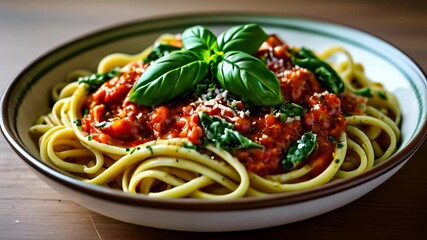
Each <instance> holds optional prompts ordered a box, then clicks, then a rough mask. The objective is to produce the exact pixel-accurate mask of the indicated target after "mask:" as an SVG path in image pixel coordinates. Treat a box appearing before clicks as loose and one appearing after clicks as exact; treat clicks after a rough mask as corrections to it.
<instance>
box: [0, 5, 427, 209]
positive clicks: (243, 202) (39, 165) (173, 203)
mask: <svg viewBox="0 0 427 240" xmlns="http://www.w3.org/2000/svg"><path fill="white" fill-rule="evenodd" d="M236 14H237V15H238V16H240V17H242V18H247V19H252V20H254V19H258V20H261V19H262V18H271V19H278V20H280V19H282V20H283V19H288V20H289V19H291V20H292V19H294V20H297V21H298V20H302V21H307V22H314V23H320V24H322V25H332V26H339V27H343V28H345V29H348V30H352V31H358V32H360V33H363V34H365V35H367V36H370V37H373V38H374V39H377V40H379V41H381V42H383V43H384V44H386V45H389V46H391V47H392V48H394V49H396V50H397V51H398V52H399V53H401V54H402V55H403V56H404V57H406V58H408V59H409V61H410V63H411V64H412V65H413V66H414V67H415V68H416V69H417V70H419V71H420V73H421V76H422V77H424V80H425V79H426V78H427V77H426V76H427V75H426V73H425V72H424V70H423V69H422V68H421V67H420V65H419V64H418V63H416V62H415V61H414V60H413V59H412V58H411V57H410V56H408V54H406V53H405V52H404V51H402V50H401V49H399V48H398V47H396V46H395V45H393V44H391V43H390V42H388V41H386V40H384V39H382V38H379V37H377V36H375V35H374V34H371V33H368V32H366V31H363V30H360V29H357V28H354V27H351V26H348V25H344V24H341V23H334V22H332V21H329V20H328V21H325V20H320V19H315V18H312V17H306V16H301V15H289V14H286V15H279V14H269V13H248V12H237V13H236V12H209V13H197V14H194V13H186V14H174V15H164V16H157V17H152V18H143V19H135V20H131V21H126V22H122V23H120V24H115V25H110V26H107V27H104V28H100V29H98V30H95V31H92V32H89V33H87V34H84V35H81V36H80V37H77V38H75V39H73V40H70V41H68V42H65V43H63V44H62V45H59V46H57V47H54V48H53V49H51V50H49V51H47V52H45V53H44V54H42V55H40V56H39V57H38V58H36V59H35V60H34V61H33V62H31V63H30V64H29V65H27V66H26V67H25V68H24V69H23V70H22V71H21V72H20V73H19V74H18V75H17V76H16V77H15V78H14V79H13V80H12V82H10V83H9V85H8V86H7V87H6V89H5V91H4V93H3V95H2V98H1V107H2V111H1V112H2V117H1V120H0V127H1V130H2V133H3V136H4V137H5V139H6V140H7V142H8V143H9V145H10V146H11V147H12V149H13V150H14V151H15V152H16V153H17V154H18V155H19V156H20V157H21V158H22V159H23V160H24V161H25V162H26V163H27V164H28V165H30V166H31V167H32V170H36V171H37V172H38V173H41V174H43V175H44V176H45V177H48V178H49V179H51V180H53V181H55V182H56V183H59V184H61V185H65V186H66V187H69V188H71V189H73V190H75V191H78V192H80V193H83V194H89V195H90V196H91V197H95V198H98V199H102V200H104V201H110V202H118V203H121V204H126V205H130V206H139V207H148V208H157V209H175V210H192V211H233V210H236V211H237V210H251V209H259V208H269V207H277V206H284V205H292V204H297V203H301V202H304V201H310V200H316V199H318V198H322V197H326V196H330V195H332V194H335V193H339V192H343V191H346V190H349V189H351V188H353V187H356V186H359V185H362V184H364V183H367V182H369V181H371V180H373V179H375V178H377V177H379V176H381V175H383V174H385V173H387V172H389V171H391V170H392V169H393V168H395V167H396V166H398V165H400V164H401V163H403V162H404V161H405V160H407V159H408V158H409V157H411V156H412V155H413V154H414V153H415V152H416V151H417V150H418V148H419V147H420V146H421V144H422V143H423V141H424V140H425V138H426V136H427V122H426V121H424V122H423V123H422V125H421V126H420V128H419V129H420V131H418V132H417V133H415V134H414V136H413V137H412V138H411V139H410V141H409V142H408V143H407V145H406V146H404V147H403V148H402V149H401V150H400V151H399V152H397V153H395V154H393V156H391V157H390V158H389V159H388V160H387V161H385V162H383V163H382V164H380V165H378V166H376V167H374V168H372V169H369V170H368V171H365V172H363V173H361V174H359V175H357V176H354V177H352V178H349V179H343V180H339V181H333V182H330V183H328V184H325V185H322V186H319V187H316V188H312V189H306V190H300V191H296V192H287V193H277V194H271V195H267V196H263V197H254V198H239V199H233V200H213V201H212V200H202V201H201V200H200V199H160V198H151V197H148V196H143V195H133V194H128V193H124V192H122V191H119V190H113V189H109V188H105V187H102V186H97V185H93V184H89V183H85V182H82V181H80V180H77V179H74V178H72V177H69V176H66V175H64V174H62V173H60V172H57V171H56V170H54V169H53V168H51V167H49V166H48V165H46V164H45V163H43V162H42V161H40V160H39V159H37V158H35V157H33V156H32V155H31V154H29V153H28V152H26V150H25V145H24V143H23V142H22V141H21V140H20V137H19V135H18V133H17V131H16V129H15V128H13V127H12V123H11V121H10V119H12V118H11V116H10V114H9V111H8V108H9V105H8V102H9V100H10V98H11V97H12V93H13V90H14V89H15V87H16V86H17V85H18V84H19V79H21V78H22V77H23V76H24V75H25V73H26V72H27V71H29V70H30V69H32V68H34V66H36V65H37V64H38V63H39V62H41V61H43V60H44V59H45V58H47V57H49V56H52V55H54V54H56V53H57V52H58V51H61V49H63V48H65V47H67V46H70V45H72V44H75V43H78V42H80V41H84V40H87V39H91V38H94V37H95V36H98V35H105V34H107V33H108V32H110V31H118V30H120V29H121V28H126V27H129V26H131V25H140V24H148V23H156V22H162V21H173V20H174V19H175V20H177V19H184V18H185V19H187V20H188V21H189V22H191V21H192V22H193V25H194V24H196V22H197V21H196V20H197V19H201V18H204V19H205V20H206V19H210V23H212V24H220V23H228V24H230V22H231V18H233V17H235V16H236ZM213 17H218V18H219V19H227V20H217V21H214V20H212V18H213ZM192 19H193V20H192ZM423 84H424V87H425V88H426V89H427V82H426V81H423ZM425 107H426V106H424V108H425ZM219 203H222V204H219Z"/></svg>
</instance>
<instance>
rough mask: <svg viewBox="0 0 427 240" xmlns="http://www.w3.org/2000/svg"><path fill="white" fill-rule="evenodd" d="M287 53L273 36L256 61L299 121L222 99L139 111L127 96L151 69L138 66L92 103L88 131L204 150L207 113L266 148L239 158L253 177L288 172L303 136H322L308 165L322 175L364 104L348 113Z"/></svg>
mask: <svg viewBox="0 0 427 240" xmlns="http://www.w3.org/2000/svg"><path fill="white" fill-rule="evenodd" d="M288 49H289V47H288V45H287V44H285V43H284V42H282V41H281V40H280V39H278V38H277V37H275V36H274V35H272V36H270V38H269V39H268V40H267V41H266V42H265V43H264V44H263V45H262V46H261V48H260V50H259V51H258V52H257V54H256V56H257V57H259V58H263V59H264V60H265V62H266V65H267V66H268V67H269V68H270V69H271V70H272V71H273V72H275V73H276V75H277V77H278V79H279V82H280V86H281V90H282V95H283V97H284V99H285V100H286V101H290V102H295V103H297V104H300V105H301V106H303V107H305V108H306V113H305V114H304V116H302V117H301V118H300V119H297V118H296V119H294V120H293V121H286V122H280V120H279V119H278V118H277V117H276V116H274V114H273V113H270V112H268V111H265V113H262V112H263V111H260V113H258V114H251V115H250V116H248V115H247V114H242V113H240V112H239V111H244V110H245V109H244V104H243V103H242V102H239V101H237V102H235V103H234V105H233V107H234V108H235V109H237V111H238V112H237V113H236V112H235V110H233V109H231V108H230V107H229V106H228V105H227V101H226V100H225V99H221V98H219V99H217V101H214V102H212V103H204V102H202V101H197V97H195V98H188V99H176V100H174V101H171V102H169V103H166V104H161V105H158V106H156V107H145V106H138V105H137V104H134V103H132V102H129V100H128V93H129V91H130V90H131V89H132V87H133V84H134V83H135V82H136V81H137V80H138V79H139V77H140V75H141V74H143V72H144V70H145V69H146V67H147V66H148V64H145V63H143V62H135V63H132V64H131V65H129V66H128V68H129V71H127V72H126V73H123V74H122V75H120V76H119V77H116V78H113V79H111V80H110V81H108V82H106V83H105V84H104V85H103V86H101V87H100V88H99V89H98V90H97V91H96V92H94V93H92V94H91V95H90V96H89V97H88V98H87V101H86V103H85V107H86V108H87V109H89V114H87V115H86V116H85V117H84V118H83V119H82V127H83V131H85V132H87V133H89V134H91V136H92V139H93V140H96V141H99V142H103V143H107V144H111V145H119V146H126V147H132V146H137V145H139V144H141V143H144V142H147V141H151V140H155V139H168V138H175V137H181V138H188V139H189V140H190V141H191V142H192V143H194V144H200V143H202V137H203V129H202V127H201V125H200V122H199V117H198V114H197V113H198V112H199V111H204V112H207V113H208V114H209V115H218V116H221V117H222V118H224V119H226V120H227V121H229V122H231V123H233V124H234V130H236V131H239V132H240V133H241V134H243V135H245V136H246V137H248V138H249V139H251V140H252V141H254V142H257V143H260V144H262V145H264V147H265V148H263V149H259V148H256V149H241V150H238V151H236V152H235V153H234V154H235V156H236V157H237V158H238V159H239V160H240V161H241V162H242V163H243V164H244V165H245V167H246V168H247V169H248V170H249V171H252V172H254V173H256V174H259V175H267V174H276V173H281V172H283V168H282V166H281V160H282V159H283V157H284V154H285V153H286V152H287V149H288V148H289V146H290V144H291V143H292V142H293V141H296V140H298V139H300V137H301V135H302V134H303V133H305V132H307V131H313V132H314V133H316V134H317V136H318V147H317V150H316V151H315V152H314V153H313V154H311V155H310V157H309V158H308V159H307V160H306V161H307V162H308V163H309V164H312V166H314V171H313V172H314V175H317V174H319V173H320V172H321V171H322V170H323V169H325V168H326V167H327V166H328V165H329V163H330V162H331V161H332V160H333V159H332V153H333V152H334V150H335V147H336V142H334V141H330V140H329V139H330V137H329V136H332V137H333V138H335V139H338V138H339V136H340V135H341V134H342V133H343V131H344V130H345V125H346V121H345V117H344V115H343V113H342V109H343V108H345V109H347V110H349V112H351V113H355V112H357V111H356V110H357V109H358V108H357V107H355V106H357V105H359V104H360V103H365V102H364V101H365V100H364V99H362V98H358V97H352V96H348V95H345V97H344V98H345V104H346V106H344V107H343V105H342V104H343V102H342V101H341V99H340V98H339V97H338V96H337V95H335V94H331V93H326V92H325V90H324V89H323V88H322V87H321V86H320V84H319V83H318V81H317V80H316V78H315V76H314V75H313V74H312V73H310V72H309V71H307V70H305V69H300V68H295V67H294V66H293V65H292V63H291V61H290V55H289V53H288Z"/></svg>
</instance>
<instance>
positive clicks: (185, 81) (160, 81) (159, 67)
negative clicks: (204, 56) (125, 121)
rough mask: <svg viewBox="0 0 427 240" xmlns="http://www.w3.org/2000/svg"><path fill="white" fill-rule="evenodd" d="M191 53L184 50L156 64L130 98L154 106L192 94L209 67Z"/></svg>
mask: <svg viewBox="0 0 427 240" xmlns="http://www.w3.org/2000/svg"><path fill="white" fill-rule="evenodd" d="M200 58H201V57H200V56H199V55H198V54H196V53H194V52H193V51H190V50H180V51H176V52H174V53H173V54H169V55H166V56H164V57H162V58H159V59H158V60H157V61H155V62H153V63H152V64H151V65H150V66H149V67H148V68H147V69H146V71H145V72H144V74H142V75H141V77H140V78H139V80H138V82H137V83H136V85H135V86H134V87H133V88H132V90H131V92H130V95H129V99H130V101H131V102H135V103H138V104H141V105H145V106H154V105H157V104H160V103H163V102H167V101H169V100H172V99H173V98H175V97H177V96H180V95H182V94H184V93H186V92H190V91H192V90H193V89H194V87H195V86H196V85H197V83H199V82H200V81H202V80H203V79H204V78H205V77H206V74H207V72H208V67H209V64H208V63H207V62H206V61H204V60H200Z"/></svg>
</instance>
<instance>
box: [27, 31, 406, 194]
mask: <svg viewBox="0 0 427 240" xmlns="http://www.w3.org/2000/svg"><path fill="white" fill-rule="evenodd" d="M336 56H340V58H339V59H340V61H333V59H336V58H335V57H336ZM52 100H53V102H54V105H53V107H52V110H51V112H49V113H47V114H45V115H43V116H41V117H40V118H39V119H38V120H37V121H36V122H35V123H34V125H33V126H31V128H30V134H31V135H32V136H33V137H34V139H36V141H37V143H38V145H39V149H40V156H41V159H42V160H43V161H44V162H46V163H48V164H49V165H51V166H53V167H54V168H56V169H57V170H58V171H61V172H63V173H64V174H67V175H70V176H72V177H74V178H78V179H81V180H82V181H85V182H88V183H92V184H97V185H102V186H105V187H109V188H113V189H119V190H122V191H125V192H129V193H134V194H143V195H148V196H150V197H164V198H205V199H231V198H241V197H251V196H262V195H266V194H274V193H280V192H289V191H296V190H301V189H307V188H313V187H316V186H320V185H323V184H326V183H328V182H331V181H336V180H337V179H342V178H349V177H352V176H355V175H358V174H360V173H361V172H363V171H366V170H367V169H370V168H372V167H373V166H375V165H377V164H379V163H381V162H382V161H385V160H387V158H389V157H390V156H391V155H392V154H393V153H394V152H395V150H396V147H397V145H398V143H399V139H400V130H399V127H398V126H399V124H400V121H401V114H400V110H399V103H398V101H397V99H396V97H395V96H394V95H393V94H392V93H390V92H388V91H387V90H386V89H384V88H383V86H382V85H381V84H379V83H377V82H375V81H372V80H370V79H369V78H368V77H367V76H366V74H365V70H364V67H363V65H362V64H361V63H358V62H355V61H354V60H353V57H352V55H351V54H350V52H349V51H347V50H346V49H345V48H343V47H339V46H334V47H330V48H328V49H326V50H323V51H321V52H315V51H314V50H311V49H310V48H309V46H307V48H306V46H304V47H303V46H293V45H291V44H288V43H287V42H285V41H284V40H282V39H281V37H279V36H277V35H275V34H267V33H266V32H265V31H264V30H263V29H262V28H261V27H260V26H258V25H256V24H247V25H243V26H236V27H233V28H230V29H228V30H226V31H224V32H223V33H221V34H219V35H218V36H216V35H215V34H214V33H212V32H211V31H210V30H209V29H207V28H205V27H203V26H193V27H190V28H187V29H186V30H185V31H184V32H182V33H180V34H164V35H162V36H160V37H159V38H158V39H157V40H156V41H155V42H154V43H153V44H152V45H151V46H150V47H148V48H146V49H144V50H143V51H142V52H140V53H138V54H135V55H129V54H124V53H113V54H110V55H107V56H105V57H104V58H102V59H101V61H100V62H99V64H98V69H97V70H96V72H91V71H88V70H76V71H73V72H71V73H70V74H69V75H68V76H67V78H66V79H64V81H62V82H61V83H59V84H58V85H55V86H54V88H53V89H52Z"/></svg>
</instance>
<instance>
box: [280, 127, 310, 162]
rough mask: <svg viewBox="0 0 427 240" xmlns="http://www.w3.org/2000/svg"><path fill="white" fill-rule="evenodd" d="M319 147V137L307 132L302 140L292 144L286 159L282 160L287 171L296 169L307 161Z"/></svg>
mask: <svg viewBox="0 0 427 240" xmlns="http://www.w3.org/2000/svg"><path fill="white" fill-rule="evenodd" d="M316 146H317V135H316V134H315V133H313V132H306V133H304V134H303V135H302V136H301V139H300V140H298V141H296V142H292V143H291V146H290V147H289V149H288V153H287V155H286V157H285V158H284V159H283V160H282V165H283V168H284V169H285V170H291V169H293V168H295V167H296V166H297V165H298V164H299V163H300V162H302V161H303V160H304V159H306V158H307V157H308V156H309V155H310V154H311V153H312V152H313V151H314V149H316Z"/></svg>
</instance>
